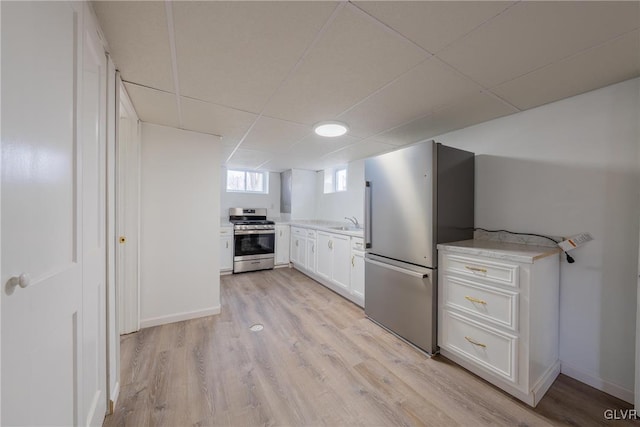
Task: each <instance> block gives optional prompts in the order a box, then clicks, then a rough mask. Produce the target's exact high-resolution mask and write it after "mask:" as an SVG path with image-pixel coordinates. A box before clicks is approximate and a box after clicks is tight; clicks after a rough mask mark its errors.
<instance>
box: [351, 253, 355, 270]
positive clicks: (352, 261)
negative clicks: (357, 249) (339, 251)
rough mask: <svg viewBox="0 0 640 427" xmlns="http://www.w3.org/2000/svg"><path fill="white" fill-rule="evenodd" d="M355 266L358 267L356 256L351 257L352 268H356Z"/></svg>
mask: <svg viewBox="0 0 640 427" xmlns="http://www.w3.org/2000/svg"><path fill="white" fill-rule="evenodd" d="M355 266H356V256H355V255H351V267H355Z"/></svg>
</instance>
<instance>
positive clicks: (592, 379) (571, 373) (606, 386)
mask: <svg viewBox="0 0 640 427" xmlns="http://www.w3.org/2000/svg"><path fill="white" fill-rule="evenodd" d="M560 372H561V373H563V374H565V375H566V376H568V377H571V378H573V379H576V380H578V381H580V382H583V383H585V384H587V385H590V386H591V387H593V388H597V389H598V390H601V391H604V392H605V393H607V394H610V395H612V396H614V397H617V398H618V399H622V400H624V401H625V402H628V403H631V404H633V390H628V389H626V388H623V387H620V386H619V385H617V384H613V383H610V382H608V381H605V380H603V379H602V378H599V377H597V376H595V375H593V374H591V373H589V372H585V371H583V370H581V369H578V368H576V367H574V366H571V365H569V364H567V363H565V362H561V368H560Z"/></svg>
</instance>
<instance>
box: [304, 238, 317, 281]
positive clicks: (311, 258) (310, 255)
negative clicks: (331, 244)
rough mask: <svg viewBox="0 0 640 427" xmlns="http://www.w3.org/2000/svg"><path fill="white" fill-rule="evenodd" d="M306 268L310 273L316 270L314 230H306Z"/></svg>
mask: <svg viewBox="0 0 640 427" xmlns="http://www.w3.org/2000/svg"><path fill="white" fill-rule="evenodd" d="M306 251H307V257H306V265H305V267H306V269H307V271H309V272H311V273H315V272H316V231H315V230H307V241H306Z"/></svg>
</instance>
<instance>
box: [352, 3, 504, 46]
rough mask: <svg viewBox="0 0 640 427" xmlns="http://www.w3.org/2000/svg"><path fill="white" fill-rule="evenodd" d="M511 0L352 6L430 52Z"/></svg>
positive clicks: (362, 4) (477, 24)
mask: <svg viewBox="0 0 640 427" xmlns="http://www.w3.org/2000/svg"><path fill="white" fill-rule="evenodd" d="M514 3H515V2H511V1H475V2H473V1H472V2H469V1H463V2H460V1H411V2H398V1H362V2H360V1H359V2H356V6H358V7H359V8H361V9H363V10H365V11H366V12H367V13H369V14H371V15H372V16H375V17H376V18H377V19H379V20H380V21H382V22H384V23H385V24H387V25H388V26H390V27H391V28H393V29H394V30H396V31H398V32H399V33H400V34H402V35H404V36H405V37H407V38H408V39H410V40H412V41H413V42H415V43H417V44H418V45H420V46H422V47H423V48H425V49H426V50H427V51H429V52H431V53H436V52H437V51H439V50H440V49H442V48H443V47H445V46H446V45H448V44H449V43H451V42H453V41H454V40H457V39H458V38H460V37H462V36H464V35H465V34H467V33H468V32H469V31H471V30H473V29H474V28H476V27H477V26H479V25H480V24H482V23H483V22H485V21H487V20H488V19H491V18H492V17H494V16H496V15H498V14H499V13H500V12H502V11H503V10H505V9H506V8H508V7H509V6H511V5H512V4H514Z"/></svg>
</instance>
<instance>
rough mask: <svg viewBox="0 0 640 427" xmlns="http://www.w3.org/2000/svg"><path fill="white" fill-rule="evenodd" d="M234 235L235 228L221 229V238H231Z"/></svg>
mask: <svg viewBox="0 0 640 427" xmlns="http://www.w3.org/2000/svg"><path fill="white" fill-rule="evenodd" d="M232 234H233V228H231V227H220V235H221V236H230V235H232Z"/></svg>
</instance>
